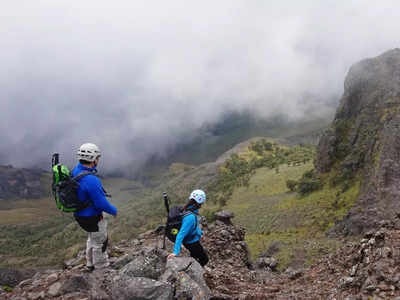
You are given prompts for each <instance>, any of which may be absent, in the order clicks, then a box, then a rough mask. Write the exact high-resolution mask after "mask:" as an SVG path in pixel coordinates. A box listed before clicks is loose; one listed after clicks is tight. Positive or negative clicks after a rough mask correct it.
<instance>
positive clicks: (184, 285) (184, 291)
mask: <svg viewBox="0 0 400 300" xmlns="http://www.w3.org/2000/svg"><path fill="white" fill-rule="evenodd" d="M203 276H204V269H203V268H202V267H201V266H200V264H199V263H198V262H197V261H196V260H194V259H193V258H191V257H175V258H173V259H169V260H168V262H167V266H166V271H165V273H164V274H163V275H162V276H161V277H160V280H161V281H165V282H169V283H171V284H175V297H176V298H178V299H209V298H210V297H211V291H210V289H209V287H208V286H207V284H206V282H205V280H204V277H203Z"/></svg>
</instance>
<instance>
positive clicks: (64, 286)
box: [0, 212, 400, 300]
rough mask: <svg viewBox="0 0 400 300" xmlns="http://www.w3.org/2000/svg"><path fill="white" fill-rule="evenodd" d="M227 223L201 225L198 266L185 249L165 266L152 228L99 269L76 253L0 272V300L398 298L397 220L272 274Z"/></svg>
mask: <svg viewBox="0 0 400 300" xmlns="http://www.w3.org/2000/svg"><path fill="white" fill-rule="evenodd" d="M230 218H231V215H230V214H229V213H228V212H224V213H222V214H221V215H220V217H219V220H217V221H216V222H215V223H213V224H209V225H204V231H205V239H204V241H203V244H204V246H205V248H206V249H207V250H208V252H209V256H210V262H209V264H208V265H207V267H206V268H205V269H203V268H201V267H200V265H199V264H198V263H197V262H196V261H194V260H193V259H191V258H188V257H187V252H186V251H183V253H182V254H181V257H180V258H174V259H170V260H168V261H167V259H166V257H167V255H168V253H169V252H170V251H171V249H172V243H170V242H168V243H167V249H166V250H163V249H161V247H160V246H161V245H162V235H160V234H159V233H157V231H151V232H147V233H144V234H142V235H141V236H139V238H138V239H135V240H132V241H123V242H121V243H120V244H119V245H115V246H112V247H110V249H109V253H110V256H111V262H112V264H111V267H110V268H109V269H108V270H106V271H100V270H98V271H97V270H96V271H94V272H92V273H87V272H85V270H84V264H83V263H84V257H83V253H82V252H81V253H80V254H79V255H78V256H77V257H76V258H75V259H72V260H71V261H68V262H66V263H65V268H64V269H62V270H61V269H60V270H46V271H40V272H37V273H36V274H35V275H33V277H30V276H32V274H33V273H29V272H27V273H25V278H26V277H28V278H27V279H25V280H23V281H21V280H22V279H23V278H24V277H23V276H19V277H18V276H17V273H16V272H15V271H14V273H10V272H11V271H10V270H8V272H9V273H7V272H6V270H0V280H1V281H2V282H1V284H2V285H10V286H11V285H15V288H14V289H13V290H12V292H9V291H7V288H3V289H2V291H1V292H0V299H14V300H22V299H331V300H333V299H337V300H339V299H346V300H356V299H360V300H361V299H398V300H399V299H400V267H399V262H400V220H399V219H395V220H392V221H382V222H381V223H380V226H379V227H378V228H377V229H376V230H374V231H370V232H368V233H366V234H365V235H364V236H363V237H362V238H361V239H360V241H359V242H353V243H349V242H347V243H346V244H344V246H343V247H342V248H340V249H339V250H338V251H337V252H336V253H334V254H330V255H328V256H325V257H324V258H322V259H321V260H320V261H319V262H318V263H316V264H314V265H312V266H310V267H308V268H305V269H298V270H294V269H291V268H289V269H287V270H285V271H284V272H282V273H278V272H277V271H276V266H277V264H278V263H279V262H277V261H276V260H275V259H274V258H273V257H268V256H264V257H260V258H259V259H257V261H256V262H254V263H253V262H252V261H250V259H249V255H248V249H247V245H246V243H245V242H244V235H245V231H244V229H243V228H240V227H237V226H233V225H232V224H231V223H230ZM7 274H8V277H7V276H6V275H7ZM19 275H21V274H19ZM17 277H18V278H17ZM18 281H20V282H19V283H17V282H18Z"/></svg>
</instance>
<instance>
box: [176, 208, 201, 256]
mask: <svg viewBox="0 0 400 300" xmlns="http://www.w3.org/2000/svg"><path fill="white" fill-rule="evenodd" d="M194 212H195V213H196V214H197V212H198V210H194ZM196 218H197V216H196V215H195V214H188V215H187V216H185V217H183V219H182V226H181V229H179V233H178V235H177V236H176V240H175V245H174V254H175V255H178V254H179V252H180V251H181V246H182V243H183V242H184V243H185V244H193V243H195V242H197V241H198V240H200V238H201V236H202V235H203V232H202V231H201V229H200V227H199V222H198V220H197V222H196ZM196 224H197V226H196Z"/></svg>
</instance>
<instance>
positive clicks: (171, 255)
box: [168, 253, 176, 258]
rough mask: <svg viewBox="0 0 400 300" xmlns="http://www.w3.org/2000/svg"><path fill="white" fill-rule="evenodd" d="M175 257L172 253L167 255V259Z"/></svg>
mask: <svg viewBox="0 0 400 300" xmlns="http://www.w3.org/2000/svg"><path fill="white" fill-rule="evenodd" d="M173 257H176V255H175V254H174V253H171V254H170V255H168V258H173Z"/></svg>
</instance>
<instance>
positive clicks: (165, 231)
mask: <svg viewBox="0 0 400 300" xmlns="http://www.w3.org/2000/svg"><path fill="white" fill-rule="evenodd" d="M163 198H164V205H165V209H166V210H167V221H166V222H165V228H164V240H163V246H162V248H163V249H165V237H166V236H167V227H168V226H167V225H168V215H169V199H168V195H167V193H166V192H163Z"/></svg>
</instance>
